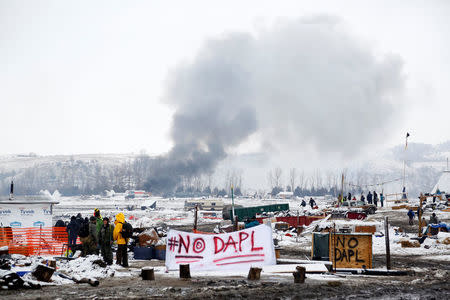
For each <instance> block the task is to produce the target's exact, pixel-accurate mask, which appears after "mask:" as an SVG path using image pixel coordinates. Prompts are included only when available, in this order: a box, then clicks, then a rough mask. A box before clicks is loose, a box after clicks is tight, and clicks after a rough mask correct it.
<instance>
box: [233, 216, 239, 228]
mask: <svg viewBox="0 0 450 300" xmlns="http://www.w3.org/2000/svg"><path fill="white" fill-rule="evenodd" d="M238 227H239V221H238V217H237V216H235V217H234V225H233V231H238Z"/></svg>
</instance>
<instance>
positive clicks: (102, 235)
mask: <svg viewBox="0 0 450 300" xmlns="http://www.w3.org/2000/svg"><path fill="white" fill-rule="evenodd" d="M113 232H114V226H113V225H111V224H109V218H106V217H105V218H103V225H102V227H101V228H100V231H99V233H98V242H99V244H100V251H101V254H102V257H103V260H104V261H105V262H106V263H107V264H108V265H112V263H113V253H112V248H111V247H112V244H113V242H114V238H113Z"/></svg>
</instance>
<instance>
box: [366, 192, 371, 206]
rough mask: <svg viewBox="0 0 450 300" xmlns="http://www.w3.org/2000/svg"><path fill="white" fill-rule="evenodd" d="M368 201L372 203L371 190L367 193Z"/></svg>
mask: <svg viewBox="0 0 450 300" xmlns="http://www.w3.org/2000/svg"><path fill="white" fill-rule="evenodd" d="M367 203H369V204H372V193H371V192H370V191H369V193H368V194H367Z"/></svg>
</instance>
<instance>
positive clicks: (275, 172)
mask: <svg viewBox="0 0 450 300" xmlns="http://www.w3.org/2000/svg"><path fill="white" fill-rule="evenodd" d="M282 173H283V171H282V170H281V168H280V167H277V168H275V169H274V170H273V181H274V182H273V183H274V184H275V187H280V185H281V174H282Z"/></svg>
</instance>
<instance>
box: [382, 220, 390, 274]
mask: <svg viewBox="0 0 450 300" xmlns="http://www.w3.org/2000/svg"><path fill="white" fill-rule="evenodd" d="M384 239H385V241H386V269H388V270H390V269H391V248H390V244H389V220H388V217H387V216H386V217H384Z"/></svg>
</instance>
